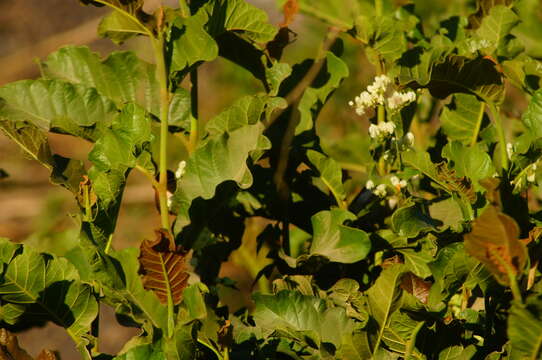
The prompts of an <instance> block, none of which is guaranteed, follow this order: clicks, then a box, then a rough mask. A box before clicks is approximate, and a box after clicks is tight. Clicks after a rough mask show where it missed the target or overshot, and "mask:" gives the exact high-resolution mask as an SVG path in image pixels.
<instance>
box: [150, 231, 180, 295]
mask: <svg viewBox="0 0 542 360" xmlns="http://www.w3.org/2000/svg"><path fill="white" fill-rule="evenodd" d="M139 265H140V268H139V273H140V274H141V275H142V276H143V286H144V287H145V289H147V290H151V291H153V292H154V293H155V294H156V296H157V297H158V299H159V300H160V302H161V303H163V304H167V301H168V295H169V294H171V298H172V300H173V304H174V305H177V304H179V303H180V302H181V300H182V296H183V290H184V289H185V288H186V285H187V283H188V277H189V275H188V273H187V272H186V251H184V249H183V248H182V246H180V245H179V246H177V245H175V242H174V240H173V238H172V237H171V235H170V234H169V233H168V232H167V231H165V230H158V231H156V239H155V240H143V242H142V243H141V246H140V255H139Z"/></svg>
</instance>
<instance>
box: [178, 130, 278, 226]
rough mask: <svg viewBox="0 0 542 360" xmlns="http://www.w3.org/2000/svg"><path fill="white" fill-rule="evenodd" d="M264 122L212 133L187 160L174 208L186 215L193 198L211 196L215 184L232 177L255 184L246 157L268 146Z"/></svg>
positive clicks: (245, 182)
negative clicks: (225, 131)
mask: <svg viewBox="0 0 542 360" xmlns="http://www.w3.org/2000/svg"><path fill="white" fill-rule="evenodd" d="M262 132H263V124H261V123H258V124H254V125H246V126H243V127H241V128H239V129H237V130H234V131H232V132H231V133H223V134H221V135H219V136H215V137H211V138H210V139H209V140H207V141H206V142H204V143H203V144H202V145H201V146H200V147H198V148H197V149H196V151H195V152H194V154H193V155H192V156H191V157H190V158H189V159H188V161H187V162H186V168H185V171H186V172H185V174H184V175H183V177H182V179H181V180H180V181H179V184H178V187H177V191H176V192H175V194H174V196H173V209H174V210H175V211H177V212H178V213H179V214H180V215H183V216H185V217H186V216H187V215H188V209H189V208H190V204H191V202H192V200H194V199H196V198H198V197H202V198H204V199H210V198H212V197H213V196H214V194H215V190H216V187H217V186H218V185H219V184H221V183H223V182H224V181H228V180H233V181H235V182H236V183H237V184H238V185H239V187H241V188H243V189H246V188H248V187H249V186H250V185H252V174H251V173H250V171H249V169H248V167H247V164H246V162H247V160H248V158H249V156H250V154H251V153H252V152H256V151H261V150H264V149H268V148H269V146H270V144H269V140H267V138H266V137H264V136H263V135H262Z"/></svg>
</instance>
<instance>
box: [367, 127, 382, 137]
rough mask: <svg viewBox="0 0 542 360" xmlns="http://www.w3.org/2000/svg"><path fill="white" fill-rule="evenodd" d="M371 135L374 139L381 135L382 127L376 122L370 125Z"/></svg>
mask: <svg viewBox="0 0 542 360" xmlns="http://www.w3.org/2000/svg"><path fill="white" fill-rule="evenodd" d="M369 136H370V137H372V138H373V139H376V138H377V137H379V136H380V128H379V127H378V126H377V125H375V124H371V126H369Z"/></svg>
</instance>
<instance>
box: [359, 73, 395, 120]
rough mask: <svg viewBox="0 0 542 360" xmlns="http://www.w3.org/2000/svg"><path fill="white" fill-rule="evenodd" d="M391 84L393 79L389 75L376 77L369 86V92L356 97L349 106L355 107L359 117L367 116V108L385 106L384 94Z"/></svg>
mask: <svg viewBox="0 0 542 360" xmlns="http://www.w3.org/2000/svg"><path fill="white" fill-rule="evenodd" d="M389 84H391V79H390V78H389V77H388V76H387V75H379V76H377V77H375V80H374V82H373V83H372V84H371V85H369V86H367V90H366V91H363V92H362V93H361V94H359V95H358V96H356V97H355V98H354V101H350V102H349V103H348V105H350V106H355V109H356V114H358V115H363V114H365V111H366V110H367V108H371V107H374V106H376V105H384V102H385V98H384V94H385V93H386V89H387V87H388V85H389Z"/></svg>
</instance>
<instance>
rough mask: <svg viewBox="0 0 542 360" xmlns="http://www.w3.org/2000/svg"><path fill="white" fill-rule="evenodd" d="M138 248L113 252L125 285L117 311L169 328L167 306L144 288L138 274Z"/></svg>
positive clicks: (158, 326) (159, 327)
mask: <svg viewBox="0 0 542 360" xmlns="http://www.w3.org/2000/svg"><path fill="white" fill-rule="evenodd" d="M138 255H139V253H138V249H136V248H127V249H124V250H121V251H116V252H114V253H112V254H111V256H112V257H114V258H115V259H117V260H118V261H119V263H120V265H121V266H122V269H123V273H124V276H125V286H124V288H122V289H119V292H120V295H121V298H120V300H119V302H118V303H116V304H115V305H116V312H117V313H118V314H121V315H127V316H130V317H132V318H133V319H134V320H135V321H137V322H140V323H146V322H148V323H150V324H152V326H154V327H156V328H158V329H166V328H167V308H166V306H164V305H162V304H161V303H160V301H159V300H158V298H157V297H156V296H155V295H154V294H153V293H152V291H148V290H145V289H144V288H143V282H142V281H141V277H140V276H139V274H138V269H139V261H138Z"/></svg>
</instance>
